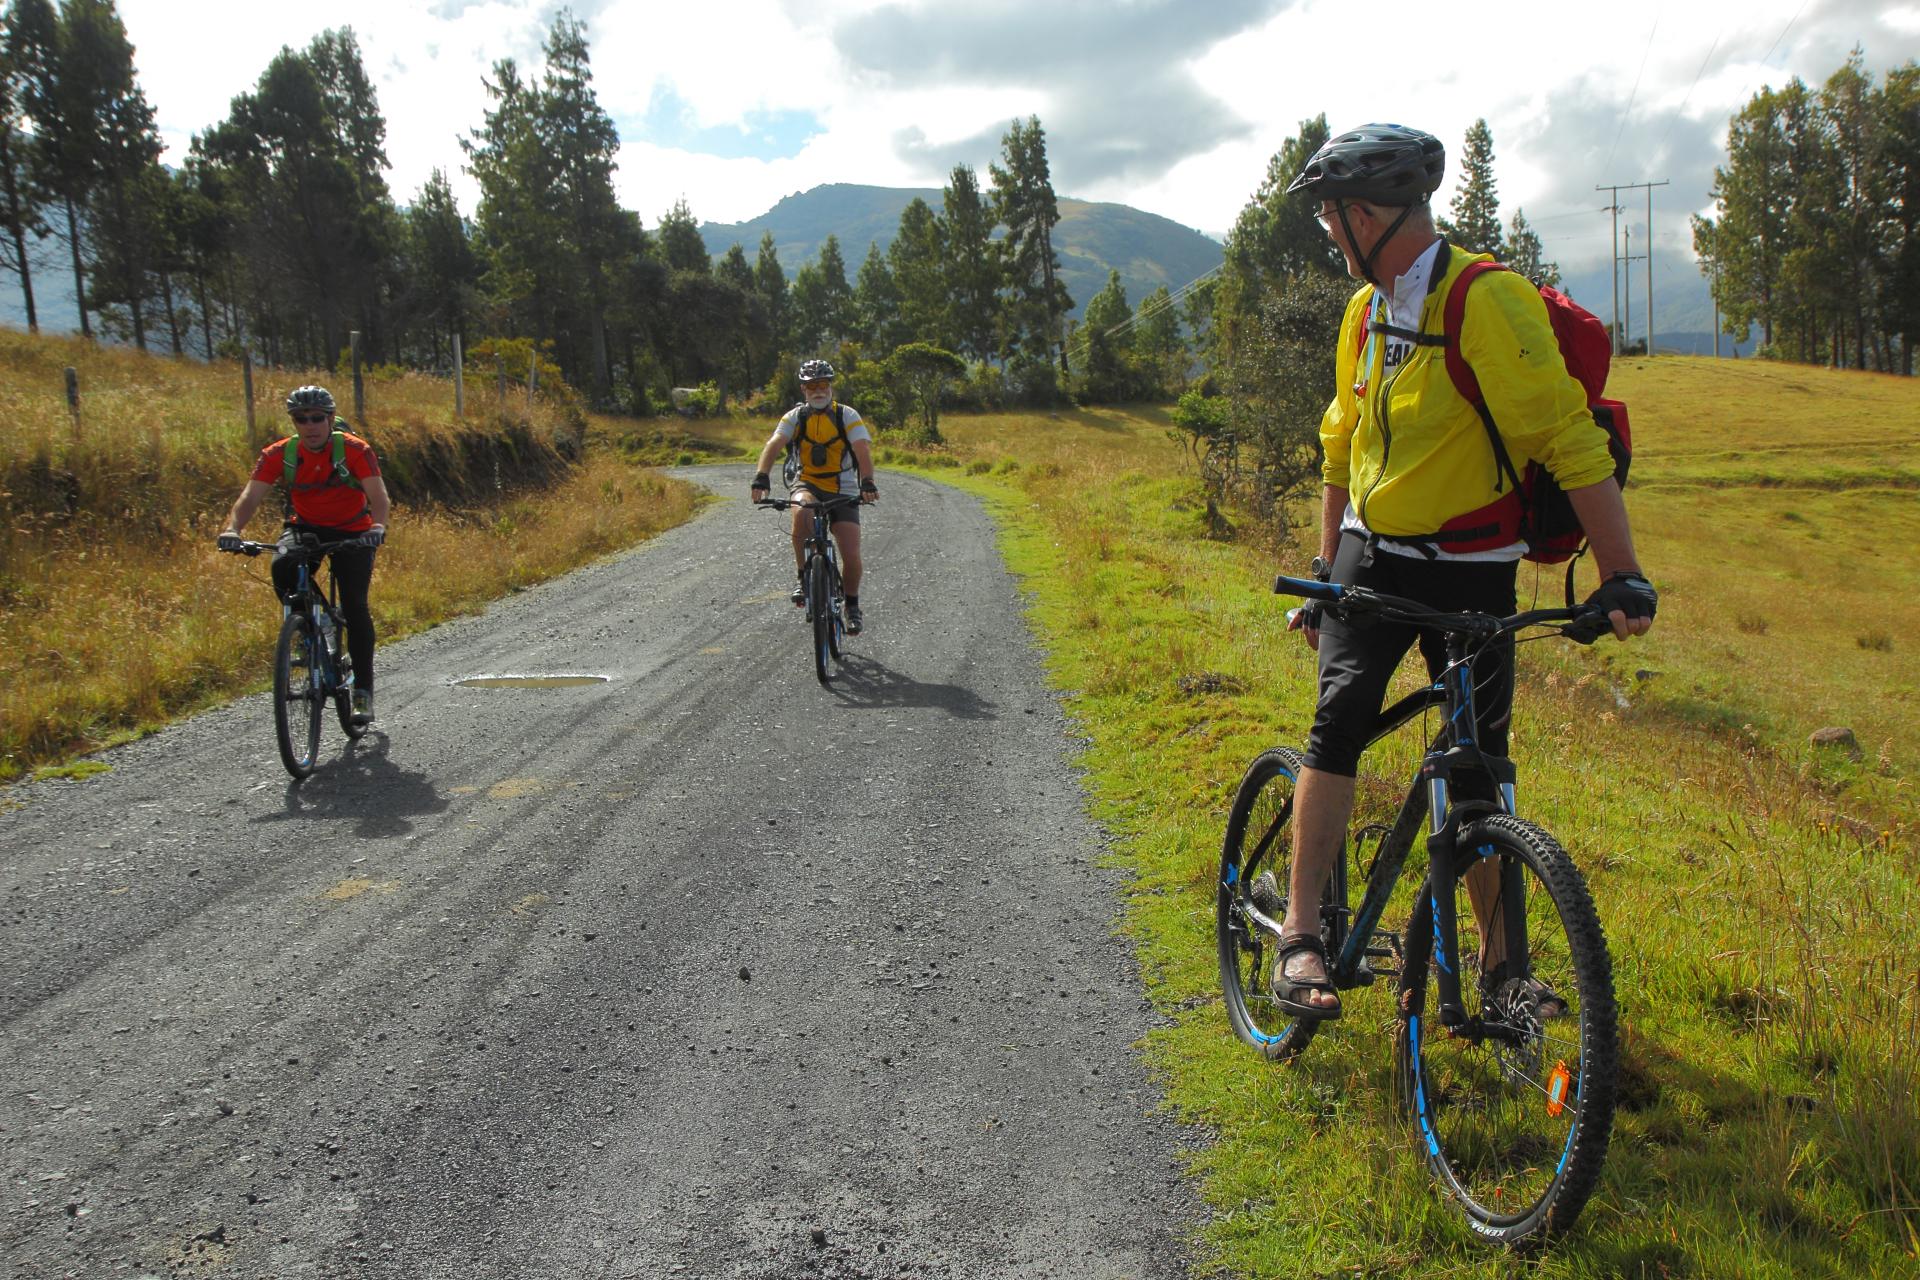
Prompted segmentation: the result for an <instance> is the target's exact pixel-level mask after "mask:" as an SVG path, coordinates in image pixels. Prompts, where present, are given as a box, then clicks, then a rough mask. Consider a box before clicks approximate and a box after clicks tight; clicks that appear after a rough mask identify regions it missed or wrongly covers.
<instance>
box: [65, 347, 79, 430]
mask: <svg viewBox="0 0 1920 1280" xmlns="http://www.w3.org/2000/svg"><path fill="white" fill-rule="evenodd" d="M67 412H68V413H70V414H72V415H73V440H74V443H75V444H78V443H79V442H80V371H79V370H77V369H75V368H74V367H73V366H72V365H68V366H67Z"/></svg>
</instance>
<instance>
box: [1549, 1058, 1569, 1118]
mask: <svg viewBox="0 0 1920 1280" xmlns="http://www.w3.org/2000/svg"><path fill="white" fill-rule="evenodd" d="M1572 1085H1573V1072H1571V1071H1569V1070H1567V1064H1566V1062H1565V1061H1561V1062H1556V1063H1554V1064H1553V1072H1552V1074H1551V1075H1549V1076H1548V1077H1547V1114H1548V1115H1550V1116H1557V1115H1559V1114H1560V1113H1561V1112H1562V1111H1565V1110H1566V1109H1567V1090H1568V1089H1569V1088H1571V1087H1572Z"/></svg>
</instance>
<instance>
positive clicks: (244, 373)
mask: <svg viewBox="0 0 1920 1280" xmlns="http://www.w3.org/2000/svg"><path fill="white" fill-rule="evenodd" d="M240 387H241V389H242V390H243V391H244V392H245V393H246V397H247V448H249V449H251V448H253V441H254V434H253V433H254V431H255V427H254V424H253V352H251V351H242V352H241V353H240Z"/></svg>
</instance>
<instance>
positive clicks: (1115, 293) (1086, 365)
mask: <svg viewBox="0 0 1920 1280" xmlns="http://www.w3.org/2000/svg"><path fill="white" fill-rule="evenodd" d="M1132 319H1133V309H1132V308H1131V307H1129V306H1128V305H1127V289H1126V286H1125V285H1123V284H1121V283H1120V273H1119V272H1118V271H1115V270H1111V269H1109V270H1108V272H1107V283H1106V287H1105V288H1103V289H1101V290H1100V292H1098V293H1096V294H1094V295H1093V297H1092V298H1090V299H1088V301H1087V312H1086V316H1085V318H1084V321H1083V322H1082V324H1081V328H1080V331H1081V333H1083V334H1084V335H1085V342H1084V343H1082V344H1078V345H1079V350H1080V361H1079V363H1080V387H1081V390H1082V394H1083V395H1084V397H1085V398H1086V399H1088V400H1091V401H1094V402H1096V403H1102V404H1113V403H1117V402H1120V401H1124V400H1128V399H1131V398H1132V396H1131V390H1132V388H1131V385H1130V382H1131V378H1130V370H1129V367H1128V361H1129V357H1130V356H1131V355H1132V352H1133V336H1132V333H1131V330H1130V329H1126V330H1122V329H1121V326H1123V325H1129V324H1130V322H1131V321H1132ZM1115 330H1120V331H1119V332H1115Z"/></svg>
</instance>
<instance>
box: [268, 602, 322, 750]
mask: <svg viewBox="0 0 1920 1280" xmlns="http://www.w3.org/2000/svg"><path fill="white" fill-rule="evenodd" d="M318 643H319V641H318V638H317V637H316V636H315V635H314V631H313V622H312V621H311V619H309V618H308V617H307V615H306V614H305V613H302V612H300V611H298V610H296V611H294V612H293V613H290V614H288V615H287V617H286V620H285V621H284V622H282V623H281V624H280V639H279V641H278V642H277V643H276V644H275V645H274V649H273V728H274V734H275V736H276V737H277V738H278V740H279V744H280V762H281V763H282V764H284V765H286V767H287V772H288V773H290V774H292V775H293V777H294V778H295V779H296V780H298V779H301V778H305V777H307V776H308V775H309V774H311V773H312V772H313V766H314V761H315V760H316V759H318V758H319V755H320V698H319V697H318V695H317V694H316V692H315V683H316V681H317V680H318V678H319V672H318V671H317V670H315V666H314V649H315V646H316V645H317V644H318Z"/></svg>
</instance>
